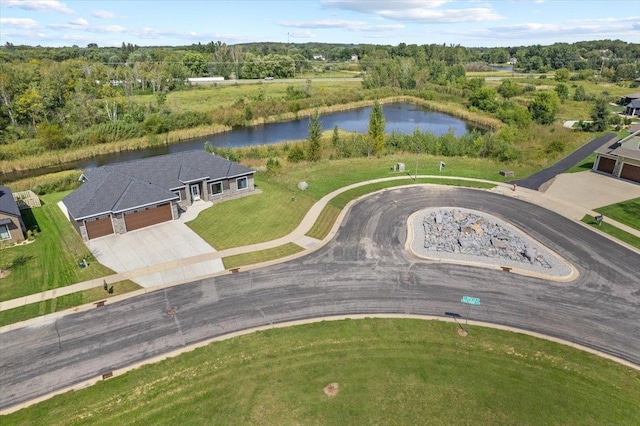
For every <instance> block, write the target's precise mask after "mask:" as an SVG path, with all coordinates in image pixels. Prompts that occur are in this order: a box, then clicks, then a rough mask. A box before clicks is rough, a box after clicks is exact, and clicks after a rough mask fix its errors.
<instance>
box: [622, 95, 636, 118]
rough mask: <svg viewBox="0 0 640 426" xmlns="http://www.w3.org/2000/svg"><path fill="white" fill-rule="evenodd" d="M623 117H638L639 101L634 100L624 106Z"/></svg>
mask: <svg viewBox="0 0 640 426" xmlns="http://www.w3.org/2000/svg"><path fill="white" fill-rule="evenodd" d="M624 108H625V109H624V115H629V116H632V117H633V116H634V115H637V116H640V99H634V100H632V101H631V102H629V103H628V104H626V105H625V106H624Z"/></svg>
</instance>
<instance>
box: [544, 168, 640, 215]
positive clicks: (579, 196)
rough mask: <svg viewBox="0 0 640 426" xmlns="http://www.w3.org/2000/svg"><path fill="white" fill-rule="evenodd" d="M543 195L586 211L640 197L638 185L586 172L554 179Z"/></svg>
mask: <svg viewBox="0 0 640 426" xmlns="http://www.w3.org/2000/svg"><path fill="white" fill-rule="evenodd" d="M545 194H547V195H551V196H552V197H555V198H558V199H560V200H564V201H568V202H570V203H572V204H576V205H578V206H581V207H586V208H588V209H591V210H593V209H597V208H598V207H604V206H608V205H610V204H615V203H619V202H621V201H625V200H630V199H632V198H638V197H640V184H634V183H631V182H626V181H624V180H620V179H615V178H612V177H611V176H606V175H602V174H600V173H596V172H592V171H586V172H579V173H563V174H560V175H558V176H556V177H555V179H554V180H553V183H552V184H551V185H550V186H549V188H547V190H546V191H545Z"/></svg>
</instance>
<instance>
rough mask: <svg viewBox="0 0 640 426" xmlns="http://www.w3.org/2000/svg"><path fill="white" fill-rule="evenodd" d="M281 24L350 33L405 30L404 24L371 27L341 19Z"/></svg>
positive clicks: (361, 22)
mask: <svg viewBox="0 0 640 426" xmlns="http://www.w3.org/2000/svg"><path fill="white" fill-rule="evenodd" d="M279 24H280V25H281V26H283V27H292V28H317V29H326V28H339V29H344V30H349V31H372V32H373V31H392V30H399V29H402V28H404V25H402V24H395V25H370V24H368V23H366V22H363V21H348V20H339V19H328V20H320V21H303V22H289V21H283V22H279Z"/></svg>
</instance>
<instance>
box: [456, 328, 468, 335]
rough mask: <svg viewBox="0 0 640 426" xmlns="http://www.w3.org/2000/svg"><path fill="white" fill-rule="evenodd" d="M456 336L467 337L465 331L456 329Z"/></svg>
mask: <svg viewBox="0 0 640 426" xmlns="http://www.w3.org/2000/svg"><path fill="white" fill-rule="evenodd" d="M458 334H459V335H460V336H462V337H467V330H463V329H462V328H458Z"/></svg>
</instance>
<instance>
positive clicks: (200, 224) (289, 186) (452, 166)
mask: <svg viewBox="0 0 640 426" xmlns="http://www.w3.org/2000/svg"><path fill="white" fill-rule="evenodd" d="M415 161H416V158H415V156H413V157H412V156H409V155H390V156H386V157H382V158H375V157H371V158H352V159H346V160H332V161H321V162H318V163H314V164H309V163H300V164H288V165H287V170H286V172H284V173H282V174H280V175H277V176H265V175H263V174H256V178H255V179H256V185H257V188H258V189H260V190H261V191H262V193H261V194H258V195H251V196H248V197H245V198H240V199H237V200H230V201H227V202H224V203H220V204H217V205H214V206H213V207H211V208H210V209H207V210H205V211H204V212H202V213H200V215H198V217H197V218H196V219H195V220H194V221H192V222H189V223H188V224H187V225H188V226H189V227H190V228H191V229H193V230H194V231H195V232H196V233H198V234H199V235H200V236H201V237H202V238H203V239H205V240H206V241H207V242H208V243H209V244H211V245H212V246H213V247H215V248H216V249H217V250H223V249H226V248H230V247H239V246H244V245H248V244H255V243H260V242H264V241H269V240H272V239H275V238H279V237H282V236H284V235H287V234H289V233H290V232H291V231H293V230H294V229H295V228H296V227H297V226H298V224H299V223H300V221H301V220H302V218H303V217H304V215H305V214H306V213H307V211H308V210H309V208H310V207H311V206H312V205H313V203H315V202H316V201H317V200H319V199H320V198H322V197H323V196H325V195H327V194H329V193H330V192H332V191H334V190H336V189H339V188H342V187H344V186H346V185H350V184H353V183H356V182H362V181H365V180H369V179H378V178H384V177H392V176H406V177H407V180H406V181H404V182H397V183H385V184H381V186H379V187H372V188H370V189H368V190H366V189H364V190H363V189H359V190H356V191H355V192H353V193H351V194H352V195H351V197H352V198H356V197H358V196H360V195H362V194H364V193H366V192H371V191H375V190H377V189H382V188H384V187H389V186H396V185H402V184H410V183H413V181H412V180H411V179H409V178H410V177H411V176H412V175H413V174H414V172H415ZM397 162H404V163H405V164H406V166H407V167H408V168H411V167H412V166H413V170H410V171H409V172H405V173H397V172H391V171H390V166H392V165H393V164H396V163H397ZM439 164H440V159H439V158H436V157H433V156H427V155H420V156H419V157H418V174H432V175H441V176H452V177H453V176H460V177H473V178H482V179H489V180H495V181H504V180H508V179H512V178H503V177H502V176H501V175H500V174H499V171H500V170H501V169H502V168H504V165H501V164H500V163H498V162H494V161H491V160H482V159H476V158H448V159H447V167H446V168H445V170H443V171H442V172H439V171H438V166H439ZM514 170H515V172H516V176H525V175H528V174H530V173H532V172H533V169H532V168H527V167H524V166H520V167H516V168H515V169H514ZM301 181H305V182H307V183H308V184H309V188H308V189H307V190H305V191H301V190H299V189H298V188H297V184H298V183H299V182H301ZM423 182H424V183H440V182H438V180H428V181H426V180H425V181H423ZM442 183H447V182H446V181H443V182H442ZM449 183H450V182H449ZM464 185H468V186H474V184H473V183H468V184H467V183H464ZM359 191H364V192H359ZM292 197H295V201H292V200H293V198H292ZM345 197H346V198H347V199H346V201H345V202H344V204H343V205H342V206H341V208H342V207H343V206H344V205H345V204H346V203H347V202H348V201H350V200H351V199H352V198H349V196H348V195H346V196H345V195H342V196H341V198H340V199H341V200H342V199H345ZM325 219H326V218H322V220H325ZM331 224H333V222H331ZM331 224H327V223H325V224H324V225H323V226H325V227H326V226H327V225H328V226H329V229H330V228H331ZM322 232H324V231H322ZM327 232H328V231H327ZM314 235H315V231H314ZM325 235H326V234H325ZM310 236H312V235H311V234H310Z"/></svg>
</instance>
